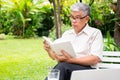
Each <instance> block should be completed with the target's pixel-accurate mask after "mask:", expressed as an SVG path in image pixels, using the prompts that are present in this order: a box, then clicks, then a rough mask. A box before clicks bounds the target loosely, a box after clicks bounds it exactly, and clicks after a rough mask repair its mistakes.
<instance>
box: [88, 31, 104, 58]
mask: <svg viewBox="0 0 120 80" xmlns="http://www.w3.org/2000/svg"><path fill="white" fill-rule="evenodd" d="M93 36H94V39H93V41H92V44H91V49H90V53H91V54H92V55H96V56H98V57H99V58H101V54H102V52H103V37H102V33H101V31H100V30H98V31H97V32H96V33H95V35H93Z"/></svg>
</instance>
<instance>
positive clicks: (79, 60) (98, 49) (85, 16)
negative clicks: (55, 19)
mask: <svg viewBox="0 0 120 80" xmlns="http://www.w3.org/2000/svg"><path fill="white" fill-rule="evenodd" d="M70 10H71V16H70V20H71V25H72V28H73V29H72V30H68V31H66V32H65V33H64V34H63V35H62V38H64V39H66V40H70V41H71V42H72V43H73V46H74V48H75V51H76V55H77V57H74V58H73V57H71V56H70V55H69V54H68V53H67V52H66V51H64V50H62V51H61V53H62V56H59V55H56V54H55V53H54V51H52V50H51V48H50V47H49V46H48V44H47V43H46V41H44V49H45V50H46V51H47V52H48V54H49V56H50V57H51V58H52V59H55V60H57V61H58V64H57V65H56V66H55V67H54V69H59V70H60V79H59V80H70V77H71V73H72V71H74V70H85V69H94V68H96V65H97V63H98V62H99V61H100V58H101V53H102V49H103V40H102V34H101V31H100V30H98V29H96V28H93V27H90V26H89V25H88V21H89V19H90V7H89V6H88V5H86V4H84V3H75V4H73V5H72V6H71V8H70ZM46 80H47V78H46Z"/></svg>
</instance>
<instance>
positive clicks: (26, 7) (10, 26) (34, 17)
mask: <svg viewBox="0 0 120 80" xmlns="http://www.w3.org/2000/svg"><path fill="white" fill-rule="evenodd" d="M1 2H2V3H1V10H0V11H1V13H0V33H6V34H9V33H12V34H13V35H16V36H17V37H22V38H29V37H34V36H36V35H43V33H44V32H46V33H47V35H48V30H49V29H51V28H52V27H53V14H52V7H51V5H49V4H48V5H43V4H42V1H41V0H39V1H38V2H37V3H35V2H34V1H33V0H12V1H11V0H8V1H4V0H2V1H1ZM51 16H52V17H51ZM46 22H48V23H47V24H46ZM48 25H49V26H48Z"/></svg>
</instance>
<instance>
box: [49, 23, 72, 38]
mask: <svg viewBox="0 0 120 80" xmlns="http://www.w3.org/2000/svg"><path fill="white" fill-rule="evenodd" d="M71 28H72V27H71V26H70V25H62V26H61V29H62V34H63V33H64V32H65V31H66V30H69V29H71ZM48 36H49V37H50V38H52V39H53V40H54V39H56V29H55V27H53V28H52V30H51V31H50V34H49V35H48Z"/></svg>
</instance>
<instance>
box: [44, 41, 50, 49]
mask: <svg viewBox="0 0 120 80" xmlns="http://www.w3.org/2000/svg"><path fill="white" fill-rule="evenodd" d="M43 44H44V49H45V50H46V51H50V50H51V47H50V45H48V43H47V41H46V40H44V41H43Z"/></svg>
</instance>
